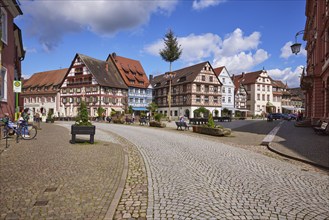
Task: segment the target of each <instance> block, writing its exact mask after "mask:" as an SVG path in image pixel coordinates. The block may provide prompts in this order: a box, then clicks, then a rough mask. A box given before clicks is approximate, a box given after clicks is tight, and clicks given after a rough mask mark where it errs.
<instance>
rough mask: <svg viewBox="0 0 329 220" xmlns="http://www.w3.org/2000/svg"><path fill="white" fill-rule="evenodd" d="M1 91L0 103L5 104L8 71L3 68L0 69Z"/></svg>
mask: <svg viewBox="0 0 329 220" xmlns="http://www.w3.org/2000/svg"><path fill="white" fill-rule="evenodd" d="M0 74H1V82H0V84H1V88H0V89H1V91H0V101H2V102H7V98H8V97H7V96H8V81H7V79H8V71H7V69H6V68H5V67H2V68H1V73H0Z"/></svg>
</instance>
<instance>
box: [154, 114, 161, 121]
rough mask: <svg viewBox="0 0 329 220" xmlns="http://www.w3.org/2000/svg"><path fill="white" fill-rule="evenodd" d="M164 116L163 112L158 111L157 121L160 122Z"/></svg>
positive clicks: (155, 117)
mask: <svg viewBox="0 0 329 220" xmlns="http://www.w3.org/2000/svg"><path fill="white" fill-rule="evenodd" d="M162 117H163V115H162V114H161V113H157V114H155V116H154V119H155V120H156V121H157V122H160V121H161V118H162Z"/></svg>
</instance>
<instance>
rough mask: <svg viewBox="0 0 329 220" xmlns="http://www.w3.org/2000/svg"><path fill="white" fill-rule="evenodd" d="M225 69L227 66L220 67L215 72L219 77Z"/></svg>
mask: <svg viewBox="0 0 329 220" xmlns="http://www.w3.org/2000/svg"><path fill="white" fill-rule="evenodd" d="M224 68H225V66H220V67H217V68H215V69H214V72H215V74H216V76H217V77H218V76H219V75H220V74H221V72H222V70H223V69H224Z"/></svg>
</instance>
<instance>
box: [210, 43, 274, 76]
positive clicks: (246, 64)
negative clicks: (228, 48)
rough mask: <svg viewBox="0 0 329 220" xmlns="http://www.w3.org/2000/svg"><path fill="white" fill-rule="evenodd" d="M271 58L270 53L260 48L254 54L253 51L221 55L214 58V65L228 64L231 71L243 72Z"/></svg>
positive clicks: (227, 66)
mask: <svg viewBox="0 0 329 220" xmlns="http://www.w3.org/2000/svg"><path fill="white" fill-rule="evenodd" d="M268 58H269V54H268V53H267V52H266V51H265V50H263V49H258V50H257V51H256V52H255V53H254V54H253V53H252V52H248V53H245V52H240V53H238V54H235V55H233V56H221V57H219V58H215V59H214V64H213V65H214V67H218V66H226V68H227V69H228V70H229V71H230V72H231V73H233V74H234V73H237V74H238V73H241V72H246V71H248V70H251V69H252V68H253V67H254V66H256V65H258V64H260V63H262V62H264V61H265V60H267V59H268Z"/></svg>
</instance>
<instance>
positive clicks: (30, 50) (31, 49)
mask: <svg viewBox="0 0 329 220" xmlns="http://www.w3.org/2000/svg"><path fill="white" fill-rule="evenodd" d="M24 50H25V51H26V53H36V52H37V49H36V48H29V47H24Z"/></svg>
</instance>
